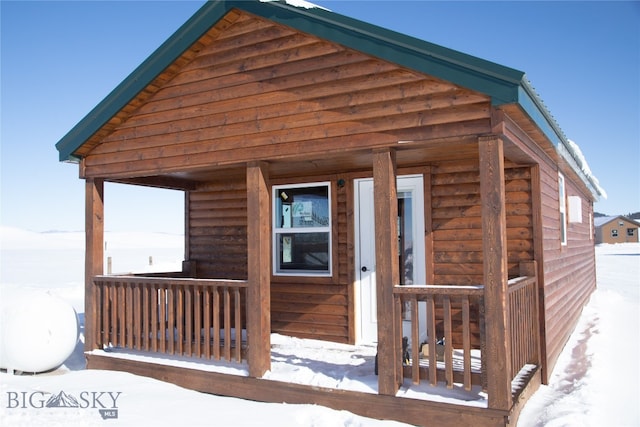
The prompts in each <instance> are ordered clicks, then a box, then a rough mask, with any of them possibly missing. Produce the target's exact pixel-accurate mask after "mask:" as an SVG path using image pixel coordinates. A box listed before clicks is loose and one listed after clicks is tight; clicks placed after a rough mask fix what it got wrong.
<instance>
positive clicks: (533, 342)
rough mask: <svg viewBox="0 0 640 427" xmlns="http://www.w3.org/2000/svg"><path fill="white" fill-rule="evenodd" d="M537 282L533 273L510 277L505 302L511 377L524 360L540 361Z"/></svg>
mask: <svg viewBox="0 0 640 427" xmlns="http://www.w3.org/2000/svg"><path fill="white" fill-rule="evenodd" d="M537 283H538V282H537V280H536V277H535V276H532V277H518V278H516V279H512V280H509V288H508V304H509V314H510V316H509V335H510V337H511V378H512V379H513V378H515V377H516V375H517V374H518V373H519V372H520V370H521V369H522V367H523V366H525V365H526V364H534V365H537V364H538V363H539V360H538V336H539V334H538V314H537V313H538V304H537V292H538V286H537Z"/></svg>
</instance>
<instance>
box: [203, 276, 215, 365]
mask: <svg viewBox="0 0 640 427" xmlns="http://www.w3.org/2000/svg"><path fill="white" fill-rule="evenodd" d="M211 298H212V295H211V287H209V286H207V287H206V288H204V295H203V299H204V304H203V311H204V325H203V327H204V338H203V341H204V357H205V358H207V359H210V358H211V317H212V316H213V311H214V310H212V309H211Z"/></svg>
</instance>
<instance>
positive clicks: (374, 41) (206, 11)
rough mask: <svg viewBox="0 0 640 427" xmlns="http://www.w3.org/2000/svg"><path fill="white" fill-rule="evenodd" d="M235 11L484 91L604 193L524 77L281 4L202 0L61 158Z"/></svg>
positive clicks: (596, 192) (79, 129) (81, 128)
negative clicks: (511, 108) (521, 115)
mask: <svg viewBox="0 0 640 427" xmlns="http://www.w3.org/2000/svg"><path fill="white" fill-rule="evenodd" d="M233 8H237V9H240V10H243V11H246V12H249V13H252V14H254V15H257V16H260V17H263V18H265V19H269V20H272V21H274V22H277V23H280V24H283V25H287V26H289V27H292V28H295V29H297V30H299V31H302V32H306V33H309V34H314V35H316V36H317V37H320V38H323V39H326V40H329V41H332V42H334V43H338V44H341V45H343V46H346V47H349V48H352V49H355V50H358V51H361V52H363V53H366V54H369V55H371V56H375V57H378V58H380V59H383V60H386V61H389V62H393V63H396V64H398V65H401V66H404V67H407V68H409V69H413V70H415V71H418V72H422V73H425V74H429V75H432V76H434V77H437V78H441V79H443V80H446V81H449V82H451V83H454V84H456V85H459V86H461V87H465V88H468V89H471V90H474V91H477V92H480V93H483V94H486V95H487V96H489V97H490V98H491V102H492V105H494V106H499V105H503V104H518V105H520V107H521V108H522V109H523V110H524V111H525V112H526V113H527V114H528V115H529V117H531V119H532V120H533V121H534V122H535V123H536V124H537V125H538V126H539V127H540V129H541V130H542V132H543V133H544V134H545V135H546V136H547V137H548V138H549V140H550V141H551V142H552V144H553V145H554V146H555V147H556V149H557V150H558V153H559V154H560V155H561V156H562V157H563V158H564V159H565V160H566V161H567V162H568V163H569V164H570V165H571V167H572V168H573V169H574V170H575V171H576V173H577V174H578V175H579V176H580V178H581V179H582V181H583V182H584V183H585V185H586V186H587V187H588V188H589V190H590V191H591V193H592V194H593V196H594V198H596V199H598V198H599V197H600V196H602V195H603V193H604V192H603V191H601V189H600V188H599V186H598V185H597V182H594V178H593V177H592V176H587V175H586V174H585V173H584V172H583V171H582V169H581V168H580V167H579V165H578V163H577V161H576V159H575V157H574V156H573V153H572V151H571V150H570V148H569V144H568V143H567V139H566V137H565V136H564V134H563V133H562V131H561V130H560V128H559V127H558V125H557V124H556V122H555V120H554V119H553V117H552V116H551V115H550V113H549V112H548V110H547V109H546V107H545V106H544V104H543V103H542V101H541V100H540V99H539V97H538V96H537V95H536V94H535V92H534V90H533V89H532V88H531V86H530V85H529V83H528V82H527V80H526V79H525V77H524V73H523V72H521V71H518V70H515V69H512V68H509V67H505V66H502V65H499V64H496V63H493V62H490V61H486V60H483V59H481V58H477V57H474V56H471V55H467V54H464V53H461V52H458V51H455V50H452V49H448V48H445V47H442V46H438V45H435V44H432V43H429V42H426V41H423V40H419V39H416V38H414V37H411V36H407V35H404V34H401V33H398V32H395V31H391V30H387V29H384V28H381V27H378V26H375V25H372V24H368V23H365V22H362V21H358V20H355V19H352V18H349V17H346V16H342V15H339V14H336V13H333V12H330V11H327V10H324V9H322V8H304V7H297V6H292V5H290V4H288V3H286V2H284V1H277V2H276V1H270V2H261V1H238V0H233V1H232V0H220V1H210V2H207V3H205V4H204V5H203V6H202V7H201V8H200V9H199V10H198V11H197V12H196V13H195V14H194V15H193V16H192V17H191V18H190V19H189V20H188V21H187V22H185V24H184V25H182V26H181V27H180V28H179V29H178V30H177V31H176V32H175V33H174V34H173V35H172V36H171V37H170V38H169V39H168V40H167V41H166V42H164V43H163V44H162V45H161V46H160V47H159V48H158V49H157V50H156V51H155V52H154V53H152V54H151V56H149V57H148V58H147V59H146V60H145V61H144V62H143V63H142V64H141V65H140V66H139V67H138V68H136V69H135V70H134V71H133V72H132V73H131V74H130V75H129V76H128V77H127V78H126V79H125V80H124V81H122V83H120V84H119V85H118V86H117V87H116V88H115V89H114V90H113V91H112V92H111V93H110V94H109V95H108V96H107V97H106V98H105V99H104V100H103V101H102V102H100V103H99V104H98V105H97V106H96V107H95V108H94V109H93V110H91V112H89V114H87V116H85V117H84V118H83V119H82V120H81V121H80V122H79V123H78V124H77V125H76V126H75V127H74V128H72V129H71V130H70V131H69V133H67V134H66V135H65V136H64V137H63V138H62V139H61V140H60V141H59V142H58V143H57V144H56V148H57V149H58V151H59V157H60V161H72V162H73V161H78V160H79V156H78V154H77V150H78V149H79V148H80V147H81V146H82V145H83V144H84V143H85V142H86V141H87V140H88V139H89V138H91V136H92V135H93V134H94V133H95V132H97V131H98V130H99V129H101V128H102V127H103V126H104V125H105V124H106V123H107V122H108V121H109V120H110V119H111V118H112V117H114V116H115V115H116V114H117V113H118V112H119V111H120V110H121V109H122V108H124V106H126V105H127V103H129V102H130V101H131V100H132V99H133V98H134V97H135V96H137V95H138V94H139V93H140V92H141V91H143V90H144V89H145V87H147V85H148V84H149V83H151V82H152V81H153V80H154V79H155V78H156V77H157V76H158V75H159V74H160V73H162V72H163V71H164V70H165V69H166V68H167V67H168V66H170V65H171V64H172V63H173V62H174V61H175V60H176V59H177V58H178V57H179V56H180V55H181V54H182V53H183V52H185V51H186V50H187V49H189V47H190V46H191V45H192V44H193V43H195V42H196V41H197V40H198V39H199V38H200V37H201V36H202V35H204V33H206V32H207V31H208V30H209V29H210V28H211V27H212V26H213V25H215V24H216V23H217V22H218V21H219V20H220V19H221V18H223V17H224V16H225V15H226V14H227V13H228V12H229V11H230V10H231V9H233Z"/></svg>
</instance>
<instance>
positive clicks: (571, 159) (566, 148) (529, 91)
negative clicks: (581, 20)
mask: <svg viewBox="0 0 640 427" xmlns="http://www.w3.org/2000/svg"><path fill="white" fill-rule="evenodd" d="M518 93H519V96H518V105H520V107H521V108H522V109H523V110H524V111H525V112H526V113H527V114H528V115H529V117H530V118H531V119H532V120H533V121H534V123H535V124H536V125H537V126H538V127H539V128H540V130H541V131H542V132H543V133H544V134H545V136H546V137H547V138H548V139H549V141H551V143H552V144H553V146H554V147H555V149H556V152H557V153H558V155H560V156H561V157H562V158H563V159H564V160H565V161H566V162H567V163H568V164H569V166H571V168H572V169H573V170H574V171H575V172H576V174H577V175H578V177H580V179H581V181H582V182H583V183H584V184H585V186H586V187H587V189H588V190H589V192H591V195H592V196H593V198H594V200H595V201H596V202H597V201H599V200H600V198H601V197H604V198H606V193H605V192H604V190H603V189H602V188H601V187H600V184H599V182H598V180H597V179H596V178H595V177H594V176H593V175H591V174H587V173H585V171H584V168H583V167H582V166H581V165H580V160H579V159H578V158H577V157H576V156H577V153H575V151H574V150H573V149H572V148H571V145H570V144H569V141H568V139H567V137H566V135H565V134H564V132H562V130H561V129H560V126H559V125H558V123H557V122H556V120H555V119H554V118H553V116H552V115H551V113H550V112H549V110H548V109H547V107H546V106H545V105H544V104H543V102H542V100H541V99H540V97H539V96H538V95H537V94H536V92H535V91H534V89H533V88H532V87H531V85H530V84H529V82H528V80H527V79H526V78H523V79H522V81H521V83H520V85H519V89H518Z"/></svg>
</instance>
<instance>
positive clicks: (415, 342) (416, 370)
mask: <svg viewBox="0 0 640 427" xmlns="http://www.w3.org/2000/svg"><path fill="white" fill-rule="evenodd" d="M419 319H420V317H419V315H418V298H417V297H416V296H415V295H414V296H413V297H412V298H411V376H412V379H413V383H414V384H420V321H419Z"/></svg>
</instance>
